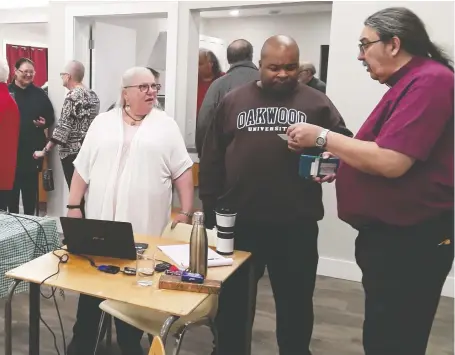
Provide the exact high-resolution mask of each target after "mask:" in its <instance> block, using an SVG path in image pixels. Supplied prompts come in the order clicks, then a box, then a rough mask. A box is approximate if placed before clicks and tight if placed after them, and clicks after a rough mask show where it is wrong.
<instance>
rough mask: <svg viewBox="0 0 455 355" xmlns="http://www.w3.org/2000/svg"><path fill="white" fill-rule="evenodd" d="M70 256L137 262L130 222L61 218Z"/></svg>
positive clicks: (65, 242) (64, 241)
mask: <svg viewBox="0 0 455 355" xmlns="http://www.w3.org/2000/svg"><path fill="white" fill-rule="evenodd" d="M60 222H61V224H62V229H63V235H64V240H63V243H64V244H65V245H66V246H67V248H68V252H70V253H72V254H80V255H92V256H104V257H109V258H119V259H128V260H136V246H135V243H134V235H133V226H132V225H131V223H127V222H116V221H102V220H97V219H81V218H68V217H60Z"/></svg>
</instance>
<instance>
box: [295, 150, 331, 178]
mask: <svg viewBox="0 0 455 355" xmlns="http://www.w3.org/2000/svg"><path fill="white" fill-rule="evenodd" d="M339 165H340V159H338V158H328V159H324V158H322V157H321V156H319V155H318V156H314V155H304V154H302V155H301V156H300V163H299V175H300V176H302V177H304V178H306V179H312V178H315V177H320V178H323V177H324V176H327V175H332V174H336V172H337V169H338V166H339Z"/></svg>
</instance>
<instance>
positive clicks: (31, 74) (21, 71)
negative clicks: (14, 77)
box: [17, 69, 35, 76]
mask: <svg viewBox="0 0 455 355" xmlns="http://www.w3.org/2000/svg"><path fill="white" fill-rule="evenodd" d="M17 71H18V72H20V73H22V74H24V75H30V76H33V75H35V71H34V70H30V71H28V70H27V71H24V70H20V69H17Z"/></svg>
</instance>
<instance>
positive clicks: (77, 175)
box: [67, 67, 194, 355]
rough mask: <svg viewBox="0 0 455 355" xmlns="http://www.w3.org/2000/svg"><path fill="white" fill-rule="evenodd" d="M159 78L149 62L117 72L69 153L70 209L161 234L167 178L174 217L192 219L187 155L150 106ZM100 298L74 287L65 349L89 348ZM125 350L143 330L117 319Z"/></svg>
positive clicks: (80, 354)
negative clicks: (176, 204)
mask: <svg viewBox="0 0 455 355" xmlns="http://www.w3.org/2000/svg"><path fill="white" fill-rule="evenodd" d="M157 91H158V90H157V84H156V83H155V78H154V76H153V75H152V73H151V72H150V71H149V70H148V69H147V68H142V67H135V68H131V69H129V70H127V71H126V72H125V74H124V75H123V77H122V87H121V94H120V95H121V96H120V99H119V103H118V105H117V107H116V108H114V109H113V110H111V111H108V112H104V113H102V114H100V115H98V116H97V117H96V118H95V120H94V121H93V123H92V124H91V125H90V128H89V130H88V132H87V134H86V136H85V140H84V143H83V144H82V148H81V150H80V151H79V154H78V155H77V158H76V160H75V161H74V167H75V171H74V175H73V179H72V181H71V188H70V194H69V198H68V206H67V207H68V217H72V218H82V212H81V200H82V197H83V196H84V194H86V197H87V200H86V201H87V202H86V217H87V218H89V219H101V220H111V221H123V222H129V223H131V224H132V226H133V231H134V233H136V234H143V235H161V233H162V232H163V230H164V228H165V227H166V225H167V224H168V222H169V220H170V217H171V202H172V186H173V185H174V186H175V187H176V189H177V191H178V194H179V200H180V201H181V205H182V210H181V211H180V213H179V214H178V215H177V216H176V217H175V219H174V224H175V223H178V222H182V223H190V221H191V217H192V208H193V194H194V191H193V190H194V187H193V175H192V171H191V167H192V165H193V162H192V160H191V158H190V156H189V155H188V152H187V151H186V147H185V143H184V141H183V137H182V135H181V133H180V129H179V127H178V126H177V124H176V122H175V120H174V119H173V118H171V117H169V116H167V114H166V113H165V112H164V111H161V110H158V109H156V108H155V107H154V104H155V101H156V98H157ZM101 302H102V300H101V299H98V298H96V297H91V296H87V295H80V297H79V304H78V311H77V317H76V323H75V325H74V328H73V334H74V335H73V339H72V341H71V343H70V345H69V348H68V354H69V355H87V354H93V353H94V347H95V344H96V338H97V329H98V324H99V320H100V316H101V310H100V309H99V304H100V303H101ZM116 328H117V341H118V343H119V346H120V348H121V350H122V354H123V355H142V348H141V345H140V340H141V338H142V331H140V330H139V329H136V328H133V327H132V326H130V325H128V324H126V323H124V322H122V321H120V320H118V319H116Z"/></svg>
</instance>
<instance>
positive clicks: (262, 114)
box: [199, 36, 352, 355]
mask: <svg viewBox="0 0 455 355" xmlns="http://www.w3.org/2000/svg"><path fill="white" fill-rule="evenodd" d="M298 69H299V48H298V46H297V44H296V42H295V41H294V40H293V39H292V38H289V37H287V36H274V37H271V38H269V39H268V40H267V41H266V42H265V44H264V46H263V48H262V51H261V61H260V81H255V82H252V83H248V84H246V85H244V86H242V87H239V88H237V89H235V90H233V91H231V92H230V93H229V94H227V95H226V96H225V98H224V99H223V100H222V102H221V103H220V105H219V107H218V109H217V112H216V115H215V119H214V120H213V122H212V125H211V127H210V129H209V131H208V133H207V136H206V140H205V144H204V147H203V150H202V156H201V160H200V175H199V179H200V181H199V182H200V198H201V200H202V202H203V206H204V211H205V213H206V220H207V227H208V228H212V227H213V226H214V225H215V216H214V212H213V210H214V209H215V208H217V207H228V208H231V209H234V210H236V211H237V213H238V215H237V220H236V226H235V249H237V250H245V251H249V252H251V253H252V254H253V263H254V270H255V279H256V283H257V281H258V280H259V279H260V278H261V277H262V276H263V275H264V271H265V267H266V266H267V269H268V273H269V277H270V282H271V285H272V290H273V294H274V298H275V305H276V318H277V329H276V333H277V340H278V346H279V349H280V355H296V354H299V355H310V354H311V352H310V350H309V345H310V340H311V335H312V331H313V318H314V316H313V301H312V298H313V292H314V287H315V280H316V269H317V264H318V258H319V256H318V249H317V237H318V224H317V222H318V221H319V220H321V219H322V218H323V214H324V209H323V205H322V189H321V185H320V184H319V183H317V182H314V181H311V180H305V179H303V178H301V177H300V176H299V175H298V166H299V154H296V153H293V152H291V151H289V150H288V147H287V142H286V141H284V140H282V139H281V138H280V137H279V136H278V134H284V133H286V130H287V128H288V127H289V126H290V125H291V124H294V123H297V122H309V123H313V124H316V125H319V126H322V127H325V128H327V129H330V130H333V131H336V132H339V133H342V134H346V135H349V136H352V133H351V132H350V131H349V130H348V129H347V128H346V127H345V123H344V121H343V119H342V117H341V115H340V114H339V113H338V111H337V109H336V108H335V107H334V105H333V104H332V102H331V101H330V100H329V99H328V98H327V96H326V95H324V94H323V93H320V92H318V91H316V90H314V89H312V88H310V87H308V86H307V85H303V84H299V83H298ZM321 152H322V151H321V150H318V149H309V150H305V152H304V153H305V154H309V155H318V154H320V153H321ZM241 277H242V276H241V274H240V273H237V274H234V275H233V276H232V277H231V278H230V279H229V280H228V281H227V282H226V284H225V285H224V286H225V287H224V288H223V292H222V294H221V296H220V301H219V302H220V303H219V314H218V316H217V326H218V329H219V347H218V349H217V354H218V355H225V354H229V355H232V354H236V355H242V354H245V353H246V352H247V350H245V346H244V344H245V339H246V338H245V336H246V333H245V330H244V329H242V327H241V326H240V325H242V324H246V323H248V318H247V317H248V316H247V314H248V312H245V309H247V307H248V306H247V304H248V300H247V290H246V289H245V287H244V283H242V280H241ZM256 283H255V285H254V286H255V287H256ZM253 311H254V310H253ZM250 313H251V312H250Z"/></svg>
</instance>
